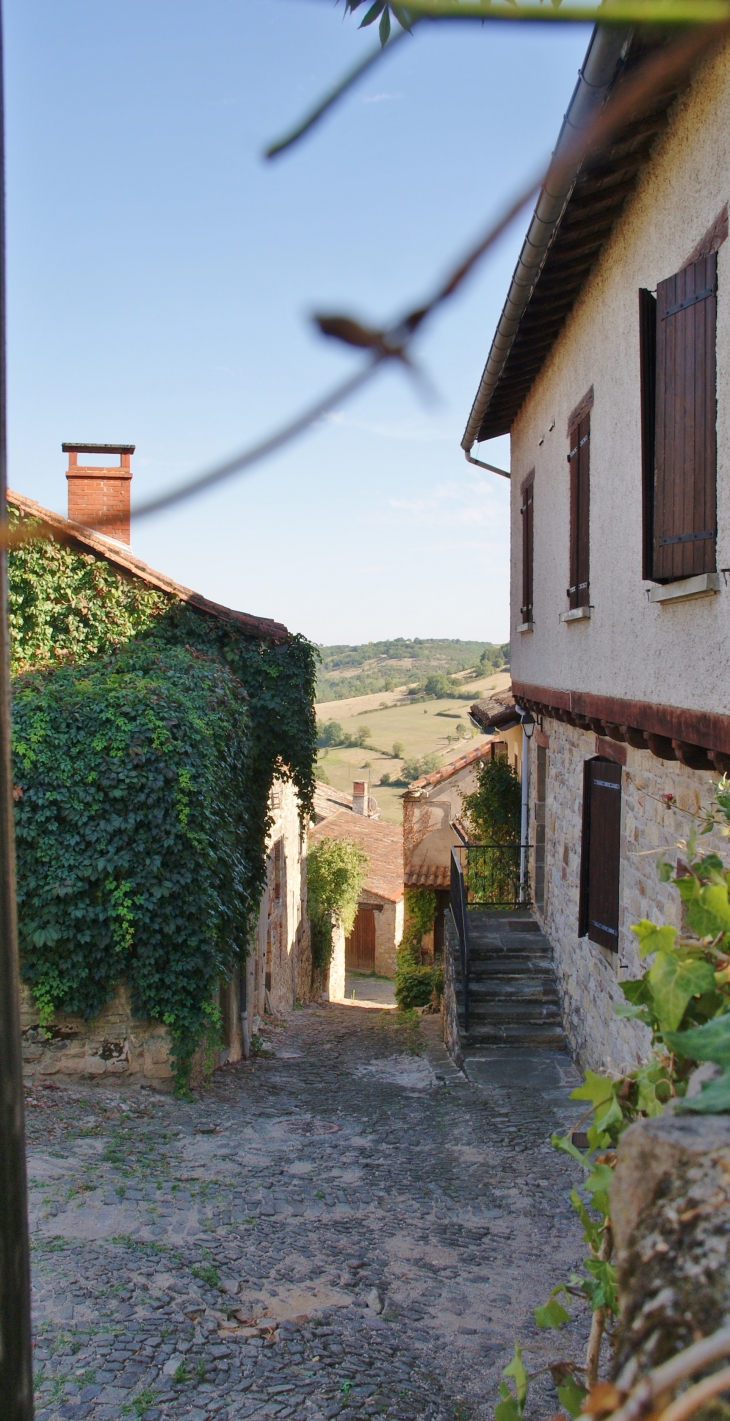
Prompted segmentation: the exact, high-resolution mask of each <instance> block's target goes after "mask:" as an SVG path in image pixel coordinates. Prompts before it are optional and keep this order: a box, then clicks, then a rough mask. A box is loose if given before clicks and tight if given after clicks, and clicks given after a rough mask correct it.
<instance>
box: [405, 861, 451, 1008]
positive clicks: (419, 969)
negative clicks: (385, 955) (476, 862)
mask: <svg viewBox="0 0 730 1421" xmlns="http://www.w3.org/2000/svg"><path fill="white" fill-rule="evenodd" d="M405 910H406V922H405V930H404V933H403V940H402V942H401V944H400V947H399V948H398V951H397V953H396V958H395V999H396V1002H397V1003H398V1006H399V1007H400V1009H401V1011H407V1010H408V1009H409V1008H410V1007H426V1006H428V1005H429V1003H430V1002H432V1001H433V999H434V996H436V997H437V998H438V997H440V996H441V995H442V993H443V989H444V974H443V969H442V968H441V967H440V966H432V965H425V966H424V965H422V964H421V947H422V944H423V938H424V934H425V933H427V932H430V931H431V928H432V927H433V924H434V921H435V918H436V894H435V893H434V892H433V890H432V889H431V888H407V889H406V894H405Z"/></svg>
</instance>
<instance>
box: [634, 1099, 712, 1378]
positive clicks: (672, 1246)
mask: <svg viewBox="0 0 730 1421" xmlns="http://www.w3.org/2000/svg"><path fill="white" fill-rule="evenodd" d="M611 1217H612V1223H613V1233H614V1241H615V1245H616V1262H617V1264H618V1274H619V1295H620V1318H619V1327H618V1336H617V1345H616V1351H615V1359H614V1367H615V1371H616V1372H619V1371H620V1370H621V1368H622V1367H623V1366H624V1365H625V1364H626V1363H627V1362H628V1361H629V1359H631V1358H633V1359H635V1361H636V1362H638V1363H639V1366H640V1369H641V1371H644V1370H647V1369H648V1368H649V1367H654V1366H656V1365H657V1364H658V1363H660V1362H663V1361H664V1360H665V1359H666V1358H667V1357H670V1356H673V1355H674V1353H675V1352H678V1351H681V1350H682V1348H683V1347H687V1346H689V1344H690V1343H692V1342H695V1341H696V1340H697V1339H698V1338H699V1337H707V1336H709V1335H710V1334H711V1333H712V1332H714V1331H715V1330H716V1329H717V1328H718V1327H721V1326H723V1325H726V1323H727V1318H728V1314H729V1313H730V1272H729V1271H728V1239H729V1237H730V1119H729V1118H728V1116H727V1115H714V1116H705V1117H702V1116H697V1115H695V1116H692V1115H679V1114H677V1115H675V1114H673V1113H668V1114H667V1113H665V1114H664V1115H661V1116H659V1117H657V1118H656V1119H653V1120H643V1121H641V1122H640V1123H639V1124H637V1125H632V1127H631V1129H630V1130H627V1131H626V1134H625V1135H623V1137H622V1139H621V1141H620V1144H619V1151H618V1164H617V1167H616V1173H615V1176H614V1179H613V1183H612V1186H611Z"/></svg>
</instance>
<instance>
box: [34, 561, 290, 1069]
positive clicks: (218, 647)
mask: <svg viewBox="0 0 730 1421" xmlns="http://www.w3.org/2000/svg"><path fill="white" fill-rule="evenodd" d="M9 583H10V606H11V628H12V638H13V664H14V669H15V671H16V672H19V673H20V674H18V675H17V676H16V681H15V693H14V709H13V725H14V755H15V778H16V811H17V843H18V907H19V926H20V935H21V947H22V955H23V965H22V970H23V974H24V976H25V978H26V980H27V981H28V982H29V984H30V986H31V988H32V991H33V994H34V998H35V1001H36V1003H37V1005H38V1007H39V1011H40V1012H41V1016H42V1019H43V1020H45V1021H49V1020H50V1019H51V1018H52V1014H53V1012H54V1011H55V1010H57V1009H59V1008H63V1009H66V1010H71V1011H79V1012H81V1013H82V1014H83V1015H84V1016H86V1017H91V1016H94V1015H95V1014H96V1013H97V1012H98V1010H99V1008H100V1006H101V1005H102V1004H103V1002H104V1001H106V1000H107V999H108V998H109V997H110V996H111V995H112V993H113V991H114V989H115V987H116V985H117V983H118V982H119V981H120V980H121V979H122V978H125V977H126V978H127V979H128V980H129V982H130V985H131V987H132V993H133V1000H134V1005H135V1010H137V1011H138V1012H139V1013H140V1014H142V1015H144V1016H146V1017H150V1018H152V1019H156V1020H161V1021H164V1022H165V1023H166V1024H167V1025H168V1026H169V1028H170V1031H171V1035H172V1040H173V1049H174V1056H175V1062H176V1070H177V1077H178V1083H179V1084H184V1082H185V1080H186V1079H187V1076H188V1073H189V1067H190V1061H191V1058H192V1054H193V1052H194V1050H195V1048H196V1046H197V1044H198V1043H199V1041H201V1040H202V1039H203V1038H204V1037H206V1036H208V1035H209V1034H210V1020H209V1018H210V1010H209V1008H210V1001H211V996H212V992H213V989H214V985H215V982H216V980H217V978H218V977H219V976H220V975H221V974H223V975H225V974H226V973H227V972H229V971H230V970H231V966H232V963H233V959H234V957H235V956H236V954H238V953H240V952H244V951H245V950H246V946H247V942H248V939H249V936H250V932H251V927H252V924H253V922H254V920H255V916H256V913H257V911H258V904H259V901H260V897H261V893H262V891H263V887H264V882H265V872H266V837H267V833H268V831H269V828H270V824H271V820H270V814H269V791H270V788H271V783H272V779H273V777H274V775H278V776H279V777H281V778H284V779H287V778H288V779H291V780H292V781H293V783H294V784H295V786H296V789H297V791H298V795H299V801H300V810H301V814H302V820H303V822H306V821H307V820H308V818H309V817H310V815H311V806H312V795H313V787H314V786H313V766H314V759H315V755H316V745H315V738H316V737H315V732H316V727H315V719H314V711H313V698H314V680H315V652H314V649H313V648H312V647H311V645H310V644H309V643H308V642H307V641H306V640H305V639H304V638H302V637H290V638H288V639H287V640H286V641H283V642H281V643H272V642H269V641H264V640H263V639H254V638H251V637H250V636H249V637H247V636H246V635H245V634H244V632H243V631H242V630H241V629H240V628H239V627H238V626H237V625H236V624H235V622H234V621H233V620H231V621H227V620H224V619H222V618H218V617H213V616H211V615H208V614H205V613H204V612H199V611H196V610H194V609H193V608H192V607H190V606H189V605H187V604H185V603H183V602H181V601H179V600H178V599H177V598H175V597H173V596H170V595H168V594H162V593H157V592H154V591H150V590H149V589H148V588H146V587H144V585H143V584H142V583H141V582H139V581H136V580H127V579H126V578H123V577H121V576H120V575H119V574H117V573H115V572H114V570H113V569H112V568H111V567H110V566H109V565H108V564H106V563H104V562H101V561H97V560H96V559H94V558H91V557H89V556H87V555H85V554H82V553H78V552H75V551H73V550H72V549H68V548H65V547H61V546H59V545H58V544H55V543H29V544H25V545H24V546H23V547H22V548H20V549H18V550H17V551H14V552H13V553H12V554H11V558H10V570H9Z"/></svg>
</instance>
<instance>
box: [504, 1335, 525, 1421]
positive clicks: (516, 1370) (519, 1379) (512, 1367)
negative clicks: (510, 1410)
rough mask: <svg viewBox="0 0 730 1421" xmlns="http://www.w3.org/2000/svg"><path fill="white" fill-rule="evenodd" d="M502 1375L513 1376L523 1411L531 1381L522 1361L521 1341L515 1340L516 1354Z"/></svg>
mask: <svg viewBox="0 0 730 1421" xmlns="http://www.w3.org/2000/svg"><path fill="white" fill-rule="evenodd" d="M502 1376H503V1377H512V1379H513V1381H514V1384H515V1390H516V1392H517V1401H518V1403H519V1407H520V1413H521V1412H522V1408H523V1406H524V1404H525V1401H526V1399H527V1388H528V1385H529V1382H528V1377H527V1372H526V1371H525V1366H524V1363H523V1361H522V1348H521V1347H520V1344H519V1342H515V1351H514V1356H513V1358H512V1361H511V1362H510V1363H509V1366H507V1367H505V1368H504V1369H503V1371H502Z"/></svg>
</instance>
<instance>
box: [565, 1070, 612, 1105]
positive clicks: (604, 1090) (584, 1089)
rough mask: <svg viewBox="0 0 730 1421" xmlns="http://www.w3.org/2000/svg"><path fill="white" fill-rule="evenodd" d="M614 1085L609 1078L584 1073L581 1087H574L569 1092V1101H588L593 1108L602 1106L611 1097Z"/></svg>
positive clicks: (590, 1072)
mask: <svg viewBox="0 0 730 1421" xmlns="http://www.w3.org/2000/svg"><path fill="white" fill-rule="evenodd" d="M613 1092H614V1083H613V1081H612V1080H611V1078H610V1076H598V1075H596V1073H595V1071H586V1077H585V1080H584V1082H583V1084H582V1085H579V1086H576V1087H575V1090H572V1091H571V1092H570V1099H571V1100H590V1102H591V1104H592V1105H593V1106H594V1108H595V1107H596V1106H597V1105H602V1104H603V1102H604V1101H609V1100H610V1099H611V1097H612V1096H613Z"/></svg>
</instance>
